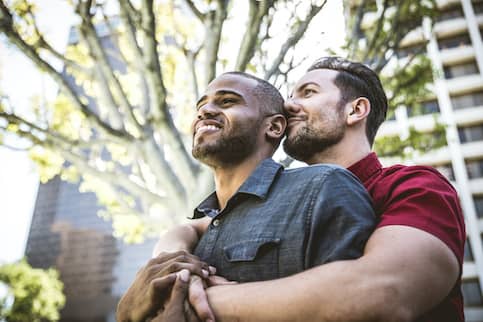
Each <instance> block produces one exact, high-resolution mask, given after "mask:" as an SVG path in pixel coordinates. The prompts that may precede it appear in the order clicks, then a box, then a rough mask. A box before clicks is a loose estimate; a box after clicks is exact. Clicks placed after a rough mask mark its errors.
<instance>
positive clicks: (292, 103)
mask: <svg viewBox="0 0 483 322" xmlns="http://www.w3.org/2000/svg"><path fill="white" fill-rule="evenodd" d="M284 109H285V112H286V113H289V114H296V113H298V112H300V110H301V109H302V107H301V105H300V104H299V103H298V102H297V100H296V99H294V98H292V97H289V98H287V100H286V101H285V104H284Z"/></svg>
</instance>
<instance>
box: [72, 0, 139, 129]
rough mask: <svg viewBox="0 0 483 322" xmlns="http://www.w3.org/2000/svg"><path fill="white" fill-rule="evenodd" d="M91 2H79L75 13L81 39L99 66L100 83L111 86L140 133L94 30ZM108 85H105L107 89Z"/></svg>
mask: <svg viewBox="0 0 483 322" xmlns="http://www.w3.org/2000/svg"><path fill="white" fill-rule="evenodd" d="M90 5H91V2H90V1H86V2H82V1H79V4H78V6H77V9H76V11H77V12H78V14H79V16H80V17H81V18H82V23H81V26H80V31H81V34H82V35H83V37H84V38H85V40H86V43H87V44H88V45H89V48H90V51H91V55H92V56H93V58H94V59H95V60H96V62H97V63H98V65H99V66H100V69H99V72H100V73H102V74H103V76H102V77H101V79H100V81H101V82H102V81H106V80H107V82H108V84H110V85H112V86H113V88H114V90H115V95H112V96H115V97H116V98H118V99H119V100H120V105H121V108H122V110H123V112H124V114H125V115H126V117H127V119H128V120H129V122H130V123H131V124H132V125H133V126H134V128H136V129H138V130H139V131H141V126H140V124H139V122H138V121H137V120H136V117H135V115H134V113H133V107H132V106H131V103H130V102H129V100H128V99H127V96H126V93H125V92H124V89H123V88H122V86H121V83H120V82H119V79H118V78H117V77H116V75H114V68H113V66H111V64H110V62H109V58H108V56H107V54H106V52H105V48H104V46H103V45H102V44H101V40H100V39H99V37H98V35H97V32H96V29H95V27H94V25H93V24H92V15H91V14H90V9H91V7H90ZM109 37H111V38H114V37H116V36H115V35H109ZM108 86H109V85H107V87H105V88H108Z"/></svg>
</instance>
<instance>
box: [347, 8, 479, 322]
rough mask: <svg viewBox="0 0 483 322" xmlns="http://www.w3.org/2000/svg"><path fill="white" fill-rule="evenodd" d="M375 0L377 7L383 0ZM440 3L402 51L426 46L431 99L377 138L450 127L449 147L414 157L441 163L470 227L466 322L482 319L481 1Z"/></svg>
mask: <svg viewBox="0 0 483 322" xmlns="http://www.w3.org/2000/svg"><path fill="white" fill-rule="evenodd" d="M355 3H358V1H348V5H347V6H346V13H347V12H348V13H349V14H350V10H351V5H353V4H355ZM375 3H376V6H373V7H374V8H376V9H377V8H378V6H377V4H378V1H375ZM436 3H437V5H438V8H439V13H438V16H437V18H436V21H435V24H434V25H433V26H432V27H431V24H427V23H426V22H425V21H424V20H423V23H422V25H421V26H420V27H418V28H416V29H415V30H413V31H411V32H410V33H409V34H407V35H406V37H405V38H404V39H403V43H402V45H403V49H402V50H401V51H400V52H399V53H398V58H399V59H400V60H404V59H407V58H408V57H409V56H411V55H412V54H414V53H415V52H420V50H423V51H425V53H426V55H427V57H428V58H429V59H430V60H431V62H432V64H433V68H434V69H435V73H434V74H435V75H436V76H435V79H434V82H433V84H432V86H431V92H432V97H428V98H426V99H425V100H424V102H423V103H422V108H419V109H416V108H413V107H412V106H401V107H399V108H398V109H397V110H396V113H395V117H393V118H392V119H391V120H388V121H386V122H385V123H384V124H383V125H382V126H381V129H380V131H379V133H378V135H380V136H395V135H400V134H401V133H405V132H406V133H407V132H408V131H409V128H410V127H414V128H415V129H417V130H419V131H422V132H425V135H431V131H432V130H433V129H434V126H435V116H436V117H437V118H439V122H441V123H442V124H444V125H445V126H446V130H445V131H446V139H447V142H448V144H447V146H445V147H444V148H441V149H437V150H434V151H425V152H424V153H422V154H420V155H418V156H415V157H414V158H413V159H412V160H410V161H409V162H410V163H411V164H424V165H430V166H434V167H436V168H437V169H438V170H439V171H440V172H441V173H443V174H444V175H445V176H446V177H447V178H448V179H449V180H450V181H451V182H452V183H453V185H454V186H455V187H456V189H457V190H458V193H459V196H460V200H461V205H462V208H463V212H464V215H465V222H466V230H467V242H466V248H465V259H464V260H465V261H464V267H463V285H462V290H463V296H464V301H465V315H466V320H467V321H483V297H482V291H483V251H482V233H483V44H482V39H483V38H482V35H483V1H482V0H438V1H436ZM380 4H381V5H382V1H381V3H380ZM347 10H348V11H347ZM371 15H372V16H373V17H371ZM376 16H377V13H376V12H367V13H365V17H364V19H367V20H366V21H368V23H370V21H371V20H372V21H375V19H372V18H375V17H376ZM387 161H388V163H391V161H389V160H387ZM405 162H408V161H407V160H406V161H405Z"/></svg>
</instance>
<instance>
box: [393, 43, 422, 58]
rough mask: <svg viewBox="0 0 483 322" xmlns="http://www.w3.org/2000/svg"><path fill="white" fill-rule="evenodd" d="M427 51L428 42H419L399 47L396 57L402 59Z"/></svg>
mask: <svg viewBox="0 0 483 322" xmlns="http://www.w3.org/2000/svg"><path fill="white" fill-rule="evenodd" d="M425 52H426V43H419V44H415V45H411V46H408V47H403V48H399V49H398V50H397V51H396V57H397V58H399V59H401V58H404V57H408V56H414V55H417V54H422V53H425Z"/></svg>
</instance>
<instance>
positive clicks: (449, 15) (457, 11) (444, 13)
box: [436, 5, 464, 22]
mask: <svg viewBox="0 0 483 322" xmlns="http://www.w3.org/2000/svg"><path fill="white" fill-rule="evenodd" d="M462 17H464V14H463V9H461V6H460V5H458V6H454V7H448V8H445V9H441V10H440V12H439V14H438V15H437V16H436V21H437V22H439V21H445V20H450V19H454V18H462Z"/></svg>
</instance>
